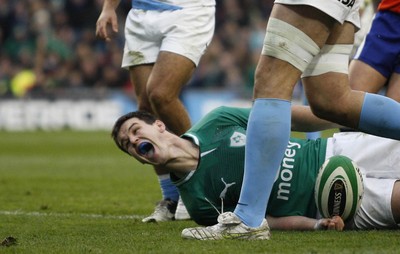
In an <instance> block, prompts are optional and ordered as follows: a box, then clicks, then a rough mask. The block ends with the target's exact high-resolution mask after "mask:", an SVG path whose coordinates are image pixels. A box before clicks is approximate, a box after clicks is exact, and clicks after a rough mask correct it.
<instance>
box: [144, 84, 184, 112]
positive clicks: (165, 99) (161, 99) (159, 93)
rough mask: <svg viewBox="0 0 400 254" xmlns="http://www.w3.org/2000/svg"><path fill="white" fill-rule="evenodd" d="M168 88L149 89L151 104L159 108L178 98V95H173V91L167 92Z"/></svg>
mask: <svg viewBox="0 0 400 254" xmlns="http://www.w3.org/2000/svg"><path fill="white" fill-rule="evenodd" d="M165 91H166V90H163V89H153V90H151V91H148V94H147V95H148V98H149V101H150V104H151V105H152V106H153V107H155V108H159V107H161V106H165V105H168V104H170V103H171V101H173V100H175V99H177V97H176V96H174V95H172V94H171V93H168V92H165Z"/></svg>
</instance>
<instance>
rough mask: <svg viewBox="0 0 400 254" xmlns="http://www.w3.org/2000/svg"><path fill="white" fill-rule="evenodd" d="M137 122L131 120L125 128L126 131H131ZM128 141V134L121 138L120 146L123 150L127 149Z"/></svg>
mask: <svg viewBox="0 0 400 254" xmlns="http://www.w3.org/2000/svg"><path fill="white" fill-rule="evenodd" d="M136 124H138V123H136V122H133V123H132V124H131V125H130V126H129V127H128V129H127V133H129V132H130V131H131V129H132V128H133V127H134V126H135V125H136ZM128 143H129V135H128V138H123V139H121V146H122V147H123V148H124V149H125V151H128Z"/></svg>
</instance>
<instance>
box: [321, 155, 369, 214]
mask: <svg viewBox="0 0 400 254" xmlns="http://www.w3.org/2000/svg"><path fill="white" fill-rule="evenodd" d="M363 193H364V186H363V178H362V175H361V173H360V169H359V168H358V166H357V164H356V163H355V162H354V161H353V160H351V159H350V158H348V157H346V156H342V155H335V156H332V157H330V158H329V159H327V160H326V161H325V162H324V164H323V165H322V166H321V168H320V170H319V173H318V176H317V179H316V182H315V203H316V204H317V208H318V211H319V212H320V214H321V215H322V217H323V218H332V217H333V216H335V215H339V216H341V217H342V219H343V220H344V221H347V220H349V219H351V218H352V217H353V216H354V215H355V214H356V212H357V210H358V209H359V207H360V205H361V200H362V197H363Z"/></svg>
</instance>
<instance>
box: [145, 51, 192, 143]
mask: <svg viewBox="0 0 400 254" xmlns="http://www.w3.org/2000/svg"><path fill="white" fill-rule="evenodd" d="M194 69H195V65H194V63H193V62H192V61H191V60H189V59H188V58H186V57H183V56H181V55H178V54H174V53H171V52H166V51H162V52H160V54H159V56H158V59H157V62H156V64H155V65H154V68H153V71H152V73H151V75H150V77H149V81H148V83H147V95H148V97H149V101H150V103H151V106H152V109H153V111H154V112H155V113H156V114H157V115H158V116H159V117H160V119H161V120H162V121H163V122H165V124H166V125H167V127H168V128H169V129H170V130H171V131H172V132H174V133H175V134H177V135H181V134H183V133H185V132H186V131H187V130H188V129H189V128H190V126H191V123H190V118H189V114H188V112H187V111H186V109H185V107H184V105H183V103H182V102H181V100H180V99H179V96H180V93H181V91H182V88H183V86H184V85H186V83H187V82H188V81H189V79H190V78H191V76H192V73H193V71H194Z"/></svg>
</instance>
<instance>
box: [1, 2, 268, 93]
mask: <svg viewBox="0 0 400 254" xmlns="http://www.w3.org/2000/svg"><path fill="white" fill-rule="evenodd" d="M272 4H273V0H262V1H255V0H217V12H216V31H215V35H214V39H213V41H212V43H211V45H210V46H209V48H208V51H207V52H206V54H205V55H204V56H203V58H202V60H201V63H200V65H199V67H198V68H197V70H196V73H195V74H194V76H193V78H192V80H191V81H190V83H189V85H188V87H187V89H191V88H196V89H197V88H199V89H206V88H210V89H214V88H217V89H229V90H230V91H236V92H237V93H238V94H240V95H242V96H251V94H252V88H253V83H254V77H253V76H254V70H255V66H256V64H257V62H258V56H259V54H260V50H261V48H262V42H263V38H264V33H265V28H266V23H265V20H267V16H269V13H270V10H271V6H272ZM101 6H102V0H20V1H11V0H0V45H1V49H0V97H3V98H4V97H11V96H14V97H49V96H50V97H52V96H55V95H58V94H59V93H60V91H65V90H66V89H70V90H76V89H80V88H83V89H95V90H104V89H123V90H124V91H127V92H130V91H132V87H131V85H130V82H129V77H128V72H127V71H126V70H124V69H122V68H121V67H120V63H121V58H122V55H121V52H122V47H123V44H124V43H123V42H124V38H123V33H122V32H120V34H119V35H118V38H117V39H116V40H113V42H112V43H105V42H104V41H102V40H99V39H97V38H96V37H95V34H94V32H93V31H94V30H95V29H94V27H95V25H96V20H97V17H98V15H99V13H100V11H101ZM118 8H119V9H118V11H119V12H120V13H121V15H119V17H120V18H121V20H125V16H126V14H127V12H128V11H129V9H130V1H121V4H120V5H119V7H118ZM119 23H120V24H121V26H123V22H119ZM120 31H123V27H121V28H120ZM28 73H29V82H27V83H32V84H29V85H25V86H24V87H25V88H24V89H23V90H24V92H19V93H16V92H13V91H14V90H13V89H12V81H13V80H14V81H15V80H16V79H17V78H18V77H21V74H25V78H27V77H28V76H27V74H28ZM17 80H18V79H17ZM14 83H15V82H14ZM132 94H133V93H132Z"/></svg>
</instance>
